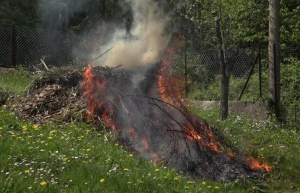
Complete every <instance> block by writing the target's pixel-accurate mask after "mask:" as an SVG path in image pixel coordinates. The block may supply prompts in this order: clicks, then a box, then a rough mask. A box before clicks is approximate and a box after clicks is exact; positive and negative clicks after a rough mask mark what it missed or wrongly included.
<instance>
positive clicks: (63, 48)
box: [0, 25, 97, 68]
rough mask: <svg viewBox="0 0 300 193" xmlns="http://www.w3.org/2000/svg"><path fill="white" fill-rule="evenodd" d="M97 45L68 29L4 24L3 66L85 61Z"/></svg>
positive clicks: (0, 42)
mask: <svg viewBox="0 0 300 193" xmlns="http://www.w3.org/2000/svg"><path fill="white" fill-rule="evenodd" d="M96 46H97V41H95V40H94V39H93V38H92V37H90V38H87V37H83V36H80V35H74V34H71V33H67V32H59V31H50V30H46V29H36V28H29V27H19V26H14V25H10V26H9V25H1V26H0V67H15V66H16V65H22V66H24V67H25V68H32V67H33V66H35V65H37V64H40V63H41V59H43V60H44V61H45V63H46V64H47V65H49V67H51V66H56V67H61V66H67V65H74V64H82V63H84V62H87V61H88V60H89V59H90V54H91V53H93V50H94V49H95V47H96Z"/></svg>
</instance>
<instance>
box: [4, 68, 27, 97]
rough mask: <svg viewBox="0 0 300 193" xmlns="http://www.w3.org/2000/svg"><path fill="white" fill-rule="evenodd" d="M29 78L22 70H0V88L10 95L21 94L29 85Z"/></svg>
mask: <svg viewBox="0 0 300 193" xmlns="http://www.w3.org/2000/svg"><path fill="white" fill-rule="evenodd" d="M30 81H31V77H30V76H29V73H28V72H27V71H26V70H25V69H23V68H18V69H7V68H1V69H0V87H1V88H2V89H4V90H6V91H9V92H12V93H17V94H18V93H21V92H23V91H24V89H25V88H26V87H27V86H28V85H29V84H30Z"/></svg>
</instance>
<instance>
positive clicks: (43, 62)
mask: <svg viewBox="0 0 300 193" xmlns="http://www.w3.org/2000/svg"><path fill="white" fill-rule="evenodd" d="M41 62H42V64H44V66H45V68H46V69H47V71H49V68H48V66H47V65H46V63H45V61H44V60H43V59H41Z"/></svg>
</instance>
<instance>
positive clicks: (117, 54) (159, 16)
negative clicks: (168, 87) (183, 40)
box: [96, 0, 170, 69]
mask: <svg viewBox="0 0 300 193" xmlns="http://www.w3.org/2000/svg"><path fill="white" fill-rule="evenodd" d="M126 1H127V3H129V4H130V5H131V8H132V13H133V23H132V28H131V31H130V35H129V36H128V34H127V32H126V30H121V29H118V30H116V31H115V33H114V34H113V38H112V41H111V42H110V43H109V44H106V45H103V46H102V49H101V52H104V51H105V50H107V49H108V48H110V47H113V49H112V50H111V51H110V52H109V53H108V54H106V56H105V58H104V61H105V62H104V65H105V66H110V67H115V66H119V65H122V67H123V68H126V69H128V68H134V67H137V66H146V65H151V64H154V63H156V62H158V61H160V60H161V59H162V56H163V54H164V50H165V49H166V47H167V44H168V42H169V39H170V35H169V34H167V33H166V27H167V22H168V21H169V17H167V16H166V15H164V14H163V13H162V11H161V10H160V8H159V7H158V5H157V4H156V3H155V2H154V1H152V0H142V1H141V0H126ZM96 55H99V53H97V54H96Z"/></svg>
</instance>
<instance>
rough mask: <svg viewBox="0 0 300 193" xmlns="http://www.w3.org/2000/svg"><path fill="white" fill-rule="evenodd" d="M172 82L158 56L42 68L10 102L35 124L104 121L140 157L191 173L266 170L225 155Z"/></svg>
mask: <svg viewBox="0 0 300 193" xmlns="http://www.w3.org/2000/svg"><path fill="white" fill-rule="evenodd" d="M179 82H180V81H179V79H178V78H174V77H173V76H172V73H171V71H170V69H169V65H168V60H166V59H165V60H163V61H162V62H160V63H157V64H155V65H151V66H142V67H139V68H135V69H123V68H120V67H115V68H113V67H100V66H98V67H92V66H91V65H89V66H88V67H87V68H86V70H85V71H74V70H73V71H71V70H67V72H59V73H57V72H47V73H45V74H44V75H43V76H42V77H41V78H40V79H38V80H36V81H35V82H33V84H32V86H31V87H30V89H29V92H27V94H25V95H24V96H22V97H20V98H18V99H17V101H13V103H14V104H15V103H17V104H18V107H17V112H18V114H19V116H20V117H22V118H26V119H31V120H33V121H34V122H35V123H37V124H43V123H45V122H48V121H62V122H68V121H73V120H77V121H78V120H80V121H86V122H90V121H94V123H96V124H103V122H104V123H105V125H106V126H107V128H109V129H111V130H113V131H115V132H116V133H118V140H120V141H121V142H122V143H123V144H124V145H125V146H126V147H127V148H128V149H130V150H131V151H134V152H136V153H138V154H139V155H140V156H141V157H142V158H144V159H145V160H149V161H152V162H153V163H156V162H160V161H163V162H164V163H165V164H166V165H167V166H169V167H171V168H175V169H177V170H180V171H185V172H186V173H187V174H189V175H193V176H196V177H201V178H209V179H212V180H215V181H226V182H228V181H233V180H235V179H238V178H244V177H257V176H259V174H261V173H265V172H269V171H270V170H271V167H269V166H268V165H267V164H266V163H260V162H259V161H258V160H256V159H254V158H252V157H245V156H242V155H238V152H235V153H231V152H227V151H226V150H225V149H226V146H224V145H223V144H220V142H219V141H218V140H217V137H216V136H215V135H214V133H213V130H212V128H211V127H210V126H209V125H208V124H207V123H206V121H205V120H203V119H202V118H200V117H197V116H195V115H192V114H191V113H189V111H188V110H187V108H186V107H185V106H184V104H183V103H182V101H181V98H180V93H181V92H180V90H181V89H180V88H178V85H180V84H179ZM95 120H96V121H95ZM99 120H100V121H99Z"/></svg>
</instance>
